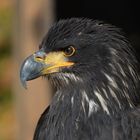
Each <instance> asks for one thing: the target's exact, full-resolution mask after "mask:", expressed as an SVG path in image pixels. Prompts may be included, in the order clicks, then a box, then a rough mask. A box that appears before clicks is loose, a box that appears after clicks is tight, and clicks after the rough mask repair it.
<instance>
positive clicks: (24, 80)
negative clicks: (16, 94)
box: [21, 79, 27, 89]
mask: <svg viewBox="0 0 140 140" xmlns="http://www.w3.org/2000/svg"><path fill="white" fill-rule="evenodd" d="M21 84H22V86H23V87H24V88H25V89H27V84H26V79H21Z"/></svg>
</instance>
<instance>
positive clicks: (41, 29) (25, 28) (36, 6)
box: [13, 0, 53, 140]
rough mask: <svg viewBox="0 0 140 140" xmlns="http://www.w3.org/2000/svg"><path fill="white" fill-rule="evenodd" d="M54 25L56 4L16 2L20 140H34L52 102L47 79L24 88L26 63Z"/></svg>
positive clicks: (15, 56) (15, 83)
mask: <svg viewBox="0 0 140 140" xmlns="http://www.w3.org/2000/svg"><path fill="white" fill-rule="evenodd" d="M52 21H53V1H52V0H38V1H34V0H16V2H15V20H14V38H13V39H14V47H13V62H14V63H13V67H14V75H13V91H14V94H15V105H16V110H17V124H18V130H17V140H32V138H33V133H34V130H35V126H36V124H37V121H38V119H39V117H40V115H41V113H42V112H43V111H44V109H45V108H46V106H47V105H48V103H49V101H50V99H51V94H50V93H51V91H50V88H49V84H48V83H47V82H46V80H44V79H41V78H40V79H37V80H34V81H31V82H28V83H27V84H28V89H27V90H25V89H24V88H23V87H22V85H21V84H20V79H19V71H20V66H21V63H22V62H23V60H24V59H25V58H26V57H27V56H29V55H31V54H32V53H33V52H35V51H36V50H37V49H38V45H39V43H40V42H41V39H42V38H43V36H44V34H45V33H46V32H47V30H48V27H49V26H50V24H51V23H52Z"/></svg>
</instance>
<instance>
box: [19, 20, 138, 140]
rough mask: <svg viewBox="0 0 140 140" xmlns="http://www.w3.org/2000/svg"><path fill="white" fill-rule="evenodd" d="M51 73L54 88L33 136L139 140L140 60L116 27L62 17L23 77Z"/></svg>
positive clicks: (42, 138)
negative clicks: (48, 104) (50, 99)
mask: <svg viewBox="0 0 140 140" xmlns="http://www.w3.org/2000/svg"><path fill="white" fill-rule="evenodd" d="M40 76H45V77H46V78H47V77H48V79H49V81H50V83H51V85H52V88H54V89H55V90H54V91H55V94H54V97H53V99H52V102H51V104H50V106H49V107H48V108H47V109H46V110H45V111H44V113H43V114H42V115H41V117H40V119H39V122H38V124H37V127H36V131H35V134H34V140H118V139H119V140H139V139H140V107H139V105H140V93H139V80H140V75H139V63H138V60H137V58H136V56H135V53H134V51H133V48H132V46H131V44H130V43H129V41H128V40H127V39H126V38H125V37H124V36H123V35H122V33H121V31H120V29H118V28H117V27H115V26H113V25H110V24H106V23H103V22H101V21H97V20H96V21H94V20H91V19H84V18H71V19H65V20H60V21H58V22H57V23H55V24H54V25H52V27H51V28H50V30H49V32H48V33H47V35H46V36H45V37H44V39H43V41H42V43H41V45H40V48H39V51H37V52H36V53H34V54H32V55H31V56H29V57H28V58H26V59H25V61H24V62H23V64H22V66H21V71H20V78H21V82H22V84H23V86H24V87H26V81H29V80H33V79H35V78H38V77H40Z"/></svg>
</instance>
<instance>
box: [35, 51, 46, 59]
mask: <svg viewBox="0 0 140 140" xmlns="http://www.w3.org/2000/svg"><path fill="white" fill-rule="evenodd" d="M45 57H46V54H45V53H44V52H40V51H38V52H36V53H35V58H37V59H42V60H44V59H45Z"/></svg>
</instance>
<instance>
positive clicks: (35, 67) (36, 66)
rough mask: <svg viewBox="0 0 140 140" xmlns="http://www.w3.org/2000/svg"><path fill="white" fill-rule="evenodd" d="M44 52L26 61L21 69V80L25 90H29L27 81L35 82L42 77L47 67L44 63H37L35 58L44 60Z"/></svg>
mask: <svg viewBox="0 0 140 140" xmlns="http://www.w3.org/2000/svg"><path fill="white" fill-rule="evenodd" d="M44 55H45V54H44V52H40V51H39V52H37V53H35V54H34V55H31V56H29V57H27V58H26V59H25V61H24V62H23V64H22V66H21V69H20V80H21V83H22V85H23V86H24V88H27V85H26V81H29V80H33V79H35V78H38V77H39V76H41V75H42V74H41V71H42V69H43V68H44V67H45V66H46V65H45V64H44V63H41V62H37V61H35V59H34V58H35V57H38V58H43V57H44Z"/></svg>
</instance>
